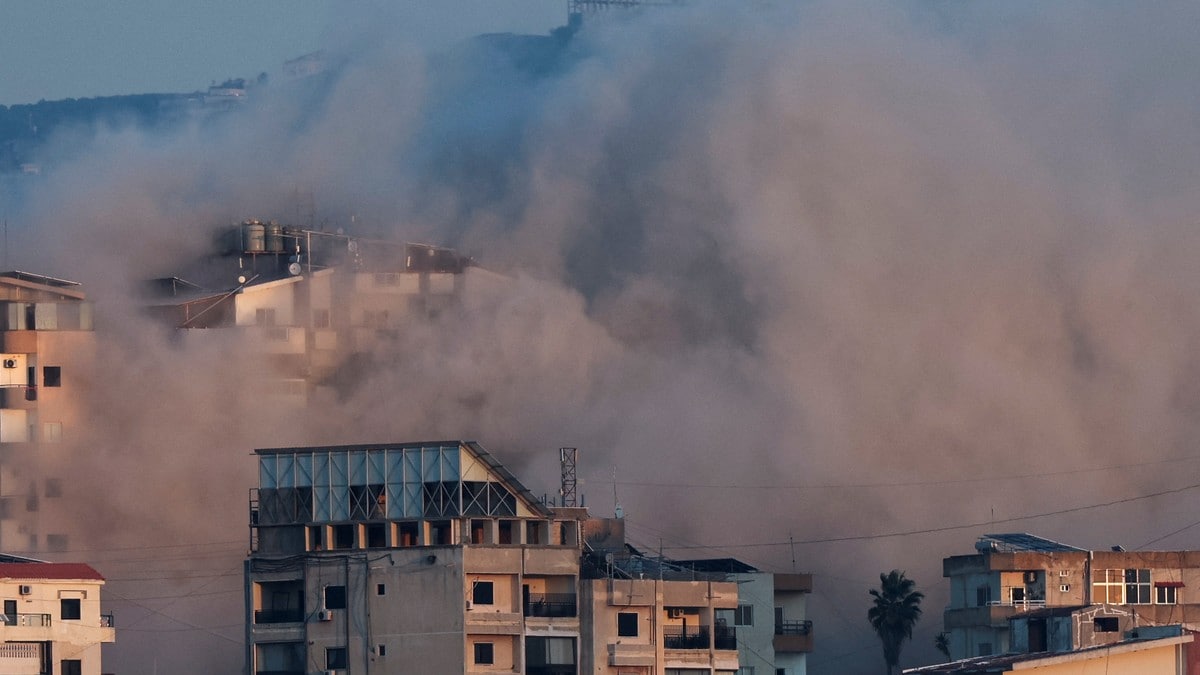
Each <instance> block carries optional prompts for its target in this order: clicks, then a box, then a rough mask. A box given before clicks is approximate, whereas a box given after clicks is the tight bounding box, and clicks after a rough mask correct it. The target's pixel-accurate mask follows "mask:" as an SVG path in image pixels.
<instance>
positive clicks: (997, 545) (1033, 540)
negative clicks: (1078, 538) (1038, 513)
mask: <svg viewBox="0 0 1200 675" xmlns="http://www.w3.org/2000/svg"><path fill="white" fill-rule="evenodd" d="M975 548H976V549H978V550H979V551H998V552H1002V553H1016V552H1020V551H1036V552H1039V553H1054V552H1059V553H1062V552H1075V553H1087V549H1082V548H1077V547H1075V546H1071V545H1069V544H1064V543H1061V542H1057V541H1054V540H1052V539H1045V538H1043V537H1039V536H1036V535H1032V534H1029V533H1028V532H1010V533H1007V534H985V535H983V536H982V537H980V538H979V541H978V542H976V543H975Z"/></svg>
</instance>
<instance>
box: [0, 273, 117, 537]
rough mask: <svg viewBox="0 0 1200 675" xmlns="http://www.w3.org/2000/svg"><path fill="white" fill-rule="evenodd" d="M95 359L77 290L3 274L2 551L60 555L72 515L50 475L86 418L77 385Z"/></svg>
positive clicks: (88, 319)
mask: <svg viewBox="0 0 1200 675" xmlns="http://www.w3.org/2000/svg"><path fill="white" fill-rule="evenodd" d="M94 354H95V336H94V334H93V332H92V305H91V303H90V302H88V301H87V299H86V296H85V294H84V292H83V290H82V288H81V287H80V285H79V284H78V283H76V282H73V281H66V280H64V279H55V278H53V277H47V276H42V275H37V274H29V273H26V272H4V273H0V548H2V549H4V550H9V551H51V552H54V551H65V550H66V549H67V545H68V542H67V535H66V534H65V533H66V532H67V531H68V529H69V523H70V521H71V518H72V516H71V514H70V513H69V511H68V509H67V508H66V506H65V504H64V500H63V499H61V497H62V496H63V494H64V490H65V489H66V488H65V487H64V486H63V484H62V480H61V478H60V477H59V476H58V475H56V473H55V469H54V467H56V466H65V465H66V463H67V462H69V456H68V454H69V448H70V446H71V444H72V442H73V441H78V440H79V439H80V432H81V429H80V421H81V419H82V418H83V411H82V410H81V403H82V401H81V398H82V397H80V396H79V387H80V383H81V382H84V381H86V380H87V379H88V378H87V377H86V376H85V375H84V373H85V371H86V369H87V368H88V367H89V366H90V365H91V363H92V360H93V358H94Z"/></svg>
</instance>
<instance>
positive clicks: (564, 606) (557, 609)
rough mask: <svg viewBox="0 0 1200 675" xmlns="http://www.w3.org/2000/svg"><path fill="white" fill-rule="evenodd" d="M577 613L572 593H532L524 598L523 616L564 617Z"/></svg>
mask: <svg viewBox="0 0 1200 675" xmlns="http://www.w3.org/2000/svg"><path fill="white" fill-rule="evenodd" d="M577 613H578V610H577V603H576V601H575V594H574V593H540V594H539V593H532V594H530V595H529V597H528V598H526V600H525V616H544V617H564V616H575V615H576V614H577Z"/></svg>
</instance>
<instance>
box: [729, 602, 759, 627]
mask: <svg viewBox="0 0 1200 675" xmlns="http://www.w3.org/2000/svg"><path fill="white" fill-rule="evenodd" d="M733 625H735V626H753V625H754V606H753V605H738V606H737V609H735V610H733Z"/></svg>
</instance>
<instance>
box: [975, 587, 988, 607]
mask: <svg viewBox="0 0 1200 675" xmlns="http://www.w3.org/2000/svg"><path fill="white" fill-rule="evenodd" d="M991 601H992V587H991V586H980V587H979V588H976V589H975V606H977V607H987V605H988V603H989V602H991Z"/></svg>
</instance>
